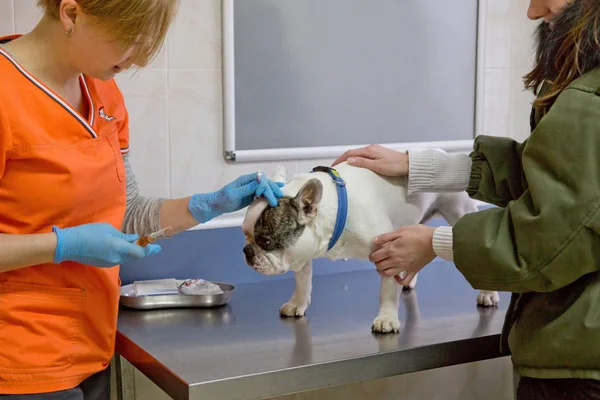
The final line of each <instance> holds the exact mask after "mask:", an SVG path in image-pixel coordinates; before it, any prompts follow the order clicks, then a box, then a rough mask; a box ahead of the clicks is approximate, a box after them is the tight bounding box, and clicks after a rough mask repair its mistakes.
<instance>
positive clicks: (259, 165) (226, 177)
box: [218, 160, 296, 185]
mask: <svg viewBox="0 0 600 400" xmlns="http://www.w3.org/2000/svg"><path fill="white" fill-rule="evenodd" d="M278 165H283V166H284V167H285V169H286V170H287V177H288V178H289V177H291V176H292V175H295V174H296V160H289V161H287V160H286V161H269V162H255V163H228V164H226V165H225V167H224V168H223V169H222V170H221V172H220V174H219V181H218V183H219V185H224V184H227V183H229V182H231V181H233V180H235V179H236V178H238V177H239V176H241V175H245V174H250V173H253V172H257V171H258V170H261V172H263V173H264V174H265V175H266V176H267V177H268V176H269V175H270V174H271V172H272V171H273V170H274V169H275V167H276V166H278Z"/></svg>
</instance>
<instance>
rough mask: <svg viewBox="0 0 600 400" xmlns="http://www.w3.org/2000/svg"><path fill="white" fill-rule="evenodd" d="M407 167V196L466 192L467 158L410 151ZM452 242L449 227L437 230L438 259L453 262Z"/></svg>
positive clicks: (435, 237)
mask: <svg viewBox="0 0 600 400" xmlns="http://www.w3.org/2000/svg"><path fill="white" fill-rule="evenodd" d="M408 165H409V173H408V193H409V194H412V193H417V192H461V191H465V190H467V186H468V184H469V178H470V174H471V158H470V157H469V156H468V155H465V154H459V155H450V154H447V153H445V152H442V151H438V150H425V151H419V152H409V153H408ZM452 243H453V241H452V227H450V226H440V227H438V228H436V230H435V232H434V234H433V250H434V252H435V254H436V255H437V256H438V257H440V258H442V259H444V260H447V261H452V260H453V252H452Z"/></svg>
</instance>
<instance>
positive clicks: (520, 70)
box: [0, 0, 535, 399]
mask: <svg viewBox="0 0 600 400" xmlns="http://www.w3.org/2000/svg"><path fill="white" fill-rule="evenodd" d="M528 3H529V2H528V0H481V5H482V7H483V10H484V13H483V14H484V18H483V21H481V22H482V23H483V24H484V32H483V37H481V38H480V40H482V41H483V42H482V43H483V46H482V48H483V52H484V54H483V60H484V65H483V70H484V75H483V79H482V82H483V108H482V110H481V113H482V114H481V118H482V125H481V127H482V129H481V132H479V133H482V134H489V135H501V136H511V137H514V138H517V139H523V138H524V137H526V136H527V135H528V133H529V124H528V120H529V105H530V102H531V95H530V94H529V93H524V92H522V90H521V87H522V85H521V76H522V75H523V74H524V73H525V72H527V70H528V69H529V68H530V65H531V59H532V58H531V54H532V53H531V49H532V46H531V41H530V39H531V33H532V30H533V28H534V26H535V23H532V22H530V21H528V20H527V18H526V16H525V13H526V9H527V6H528ZM220 14H221V1H220V0H181V8H180V11H179V14H178V17H177V20H176V21H175V25H174V26H173V27H172V29H171V31H170V34H169V37H168V40H167V43H166V46H165V48H164V49H163V51H162V53H161V54H160V56H159V57H158V58H157V59H156V60H155V62H154V63H153V65H152V66H151V67H150V68H148V69H146V70H143V71H140V72H138V73H136V74H135V75H132V76H130V75H125V76H121V77H119V78H118V81H119V83H120V85H121V88H122V90H123V92H124V94H125V98H126V102H127V105H128V108H129V112H130V120H131V148H132V152H131V157H132V161H133V165H134V168H135V171H136V175H137V179H138V181H139V183H140V186H141V190H142V192H143V193H144V194H146V195H151V196H164V197H180V196H186V195H190V194H192V193H194V192H202V191H211V190H214V189H216V188H218V187H220V186H221V185H223V184H225V183H227V182H228V181H230V180H232V179H234V178H235V177H237V176H238V175H239V174H242V173H245V172H247V171H254V170H256V169H258V168H261V169H263V170H264V169H266V168H267V167H266V166H265V163H261V165H260V166H259V165H253V164H240V165H231V164H227V163H226V162H225V161H224V160H223V157H222V142H223V139H222V105H221V102H222V95H221V33H220V28H221V15H220ZM39 17H40V13H39V11H38V10H37V8H36V0H0V35H1V34H10V33H13V32H17V33H25V32H27V31H28V30H29V29H31V28H32V27H33V26H34V25H35V23H36V22H37V20H38V18H39ZM451 61H452V60H449V62H451ZM329 161H330V160H310V161H296V160H290V161H289V162H287V163H285V164H286V166H287V167H288V170H289V171H290V173H293V172H295V171H297V170H302V171H305V170H307V169H308V168H310V167H312V166H313V165H315V164H317V163H328V162H329ZM484 364H485V365H488V364H489V365H490V366H491V365H492V364H493V367H491V368H492V369H489V368H488V369H486V368H484V367H476V366H475V365H471V366H457V367H452V369H447V370H448V371H450V370H451V371H453V372H452V373H451V374H452V375H453V376H454V377H455V378H456V377H458V376H460V382H462V383H461V384H460V385H458V386H460V387H459V388H458V389H457V390H456V391H455V392H453V393H452V394H450V393H446V394H445V395H444V393H437V394H435V395H432V397H427V398H445V399H454V398H456V399H458V398H467V397H468V398H473V399H475V398H480V397H477V396H475V397H472V396H471V397H469V396H467V397H465V396H466V395H465V393H467V392H468V391H469V390H470V389H468V388H469V386H470V385H471V382H472V381H474V380H475V379H477V380H478V381H479V382H480V383H482V382H483V381H482V380H481V379H482V378H481V375H482V374H484V375H486V376H488V377H492V376H496V375H494V374H502V376H504V379H503V380H502V382H503V384H502V385H501V386H502V387H503V388H505V386H506V382H508V381H510V376H509V375H510V364H509V361H508V360H506V359H502V360H498V361H490V362H486V363H484ZM445 371H446V370H440V371H438V372H423V373H419V374H418V377H419V379H420V378H421V377H422V379H423V381H428V382H430V381H431V380H438V379H439V376H438V377H437V378H436V376H437V375H435V374H438V375H439V374H444V373H446V372H445ZM506 374H509V375H506ZM498 376H499V375H498ZM408 378H409V377H399V378H391V379H388V380H382V381H380V382H379V383H377V382H373V383H369V384H364V385H362V386H360V390H359V389H357V386H352V388H350V387H349V388H347V389H349V390H350V391H352V392H353V393H359V392H361V391H362V393H363V395H367V394H366V393H367V392H368V393H369V394H368V396H369V397H372V398H388V396H390V393H391V392H392V391H391V390H390V385H391V386H394V388H396V387H397V390H398V391H399V392H400V393H401V392H402V390H403V389H402V388H404V387H405V385H406V384H405V383H404V382H405V380H406V379H408ZM411 379H415V381H414V382H413V383H414V385H412V386H414V388H416V387H421V383H418V382H421V381H419V379H416V377H415V378H411ZM136 381H137V383H138V385H136V386H138V388H137V390H138V392H139V393H144V396H142V397H141V398H153V399H154V398H156V399H158V398H163V397H162V396H163V395H162V394H159V392H158V391H157V389H156V387H155V386H154V385H151V384H149V382H148V381H147V379H146V378H144V377H142V376H140V375H138V376H136ZM417 381H418V382H417ZM498 381H500V380H498ZM427 385H429V383H428V384H427ZM485 386H486V385H485V384H484V383H482V386H481V387H482V388H483V387H485ZM505 389H506V388H505ZM471 390H472V389H471ZM484 392H485V391H484ZM484 392H481V393H482V394H481V395H482V396H483V394H485V398H486V399H505V398H509V394H507V393H510V390H500V389H498V388H497V389H493V390H491V391H490V392H485V393H484ZM336 393H337V394H334V393H333V392H331V393H330V392H328V393H327V394H328V396H327V397H328V398H345V399H350V397H347V396H346V394H343V393H346V392H344V389H341V391H339V392H336ZM376 393H379V394H382V396H383V397H377V394H376ZM383 393H386V394H383ZM321 394H323V393H321ZM329 396H332V397H329ZM336 396H337V397H336ZM339 396H341V397H339ZM415 396H416V395H415ZM436 396H438V397H436ZM298 398H305V399H308V398H312V397H310V395H307V397H301V396H299V397H298ZM315 398H322V397H320V396H317V397H315ZM357 398H358V397H357ZM414 398H425V397H422V396H418V397H414ZM481 398H483V397H481Z"/></svg>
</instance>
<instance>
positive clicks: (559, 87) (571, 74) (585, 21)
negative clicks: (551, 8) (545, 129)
mask: <svg viewBox="0 0 600 400" xmlns="http://www.w3.org/2000/svg"><path fill="white" fill-rule="evenodd" d="M599 29H600V0H575V1H573V2H572V3H571V4H569V5H567V6H566V7H565V8H564V9H563V10H562V11H561V13H560V14H559V15H558V16H557V17H556V18H555V20H554V27H553V29H551V28H550V26H549V25H548V24H547V23H545V22H544V23H542V24H540V26H538V28H537V31H536V41H537V51H536V63H535V67H534V68H533V69H532V70H531V72H529V73H528V74H527V75H525V77H524V82H525V88H527V89H531V90H532V91H533V93H534V94H535V95H536V96H538V95H539V96H538V97H537V98H536V99H535V101H534V102H533V106H534V107H535V108H538V109H542V110H547V109H548V108H549V107H550V106H551V105H552V103H554V101H555V100H556V97H557V96H558V95H559V94H560V93H561V92H562V91H563V89H565V88H566V87H567V86H568V85H569V84H570V83H571V82H573V80H575V79H577V78H579V77H580V76H581V75H583V74H585V73H586V72H589V71H591V70H592V69H594V68H596V67H599V66H600V41H599V32H598V30H599ZM542 85H544V90H543V92H540V90H541V88H542Z"/></svg>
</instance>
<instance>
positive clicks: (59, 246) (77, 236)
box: [52, 223, 161, 268]
mask: <svg viewBox="0 0 600 400" xmlns="http://www.w3.org/2000/svg"><path fill="white" fill-rule="evenodd" d="M52 231H53V232H54V233H55V234H56V250H55V251H54V263H55V264H60V263H61V262H63V261H75V262H79V263H82V264H87V265H91V266H94V267H102V268H107V267H113V266H115V265H118V264H123V263H127V262H131V261H134V260H137V259H139V258H142V257H146V256H149V255H152V254H155V253H158V252H159V251H160V250H161V247H160V246H159V245H157V244H149V245H148V246H146V247H142V246H138V245H137V244H135V243H132V242H134V241H136V240H137V239H138V238H139V236H138V235H134V234H125V233H123V232H121V231H119V230H118V229H115V228H114V227H113V226H112V225H110V224H106V223H94V224H85V225H79V226H75V227H72V228H65V229H60V228H58V227H53V229H52Z"/></svg>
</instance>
